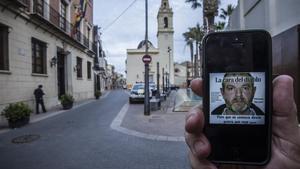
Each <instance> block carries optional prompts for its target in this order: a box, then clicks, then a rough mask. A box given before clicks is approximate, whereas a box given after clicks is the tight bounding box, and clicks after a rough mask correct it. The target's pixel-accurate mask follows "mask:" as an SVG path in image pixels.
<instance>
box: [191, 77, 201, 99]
mask: <svg viewBox="0 0 300 169" xmlns="http://www.w3.org/2000/svg"><path fill="white" fill-rule="evenodd" d="M202 87H203V80H202V79H200V78H197V79H193V80H192V82H191V89H192V90H193V92H194V93H196V94H197V95H198V96H203V90H202Z"/></svg>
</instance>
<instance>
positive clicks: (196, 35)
mask: <svg viewBox="0 0 300 169" xmlns="http://www.w3.org/2000/svg"><path fill="white" fill-rule="evenodd" d="M188 29H189V31H188V32H185V33H183V36H184V38H185V41H186V42H187V45H189V46H190V50H191V63H192V72H193V73H194V76H195V77H198V76H199V53H200V52H199V51H200V46H201V40H202V38H203V37H204V35H205V32H204V29H203V27H200V25H199V24H197V25H196V27H192V28H188ZM194 42H195V46H196V54H195V55H194V45H193V43H194ZM193 69H194V71H193Z"/></svg>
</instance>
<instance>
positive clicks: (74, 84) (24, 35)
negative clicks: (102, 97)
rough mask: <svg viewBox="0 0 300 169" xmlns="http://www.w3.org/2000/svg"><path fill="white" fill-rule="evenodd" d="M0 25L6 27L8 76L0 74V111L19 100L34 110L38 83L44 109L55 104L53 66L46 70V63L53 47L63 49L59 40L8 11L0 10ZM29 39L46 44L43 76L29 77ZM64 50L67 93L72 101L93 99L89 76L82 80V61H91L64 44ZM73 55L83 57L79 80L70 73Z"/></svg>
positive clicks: (51, 54)
mask: <svg viewBox="0 0 300 169" xmlns="http://www.w3.org/2000/svg"><path fill="white" fill-rule="evenodd" d="M0 23H2V24H5V25H7V26H9V27H10V33H9V73H0V96H1V97H0V110H2V109H3V108H4V107H5V106H6V105H8V104H9V103H14V102H19V101H23V102H26V103H27V104H29V105H31V106H32V107H33V108H34V106H33V105H34V100H33V99H34V96H33V91H34V89H35V88H37V86H38V85H39V84H42V85H43V86H44V87H43V90H44V92H45V93H46V95H45V96H44V100H45V106H46V108H50V107H52V106H54V105H57V104H58V97H57V93H58V92H57V91H58V89H57V66H54V67H50V60H51V59H52V57H54V56H57V47H60V48H64V46H63V44H62V40H61V39H59V37H56V36H53V35H51V34H49V33H48V32H47V31H45V30H43V29H42V28H41V27H38V26H36V25H33V24H32V23H31V22H28V21H26V20H25V19H23V18H22V17H16V14H13V13H11V12H10V11H8V10H3V11H0ZM32 37H34V38H36V39H39V40H41V41H43V42H45V43H47V61H46V65H47V74H45V75H36V74H32V52H31V38H32ZM65 49H66V50H67V51H69V52H71V53H70V55H68V56H67V65H66V68H67V73H68V75H67V76H66V79H68V83H67V86H68V87H67V91H68V92H70V93H72V94H73V95H74V96H75V99H76V100H79V99H85V98H90V97H94V94H93V84H94V82H93V80H94V79H93V74H92V79H91V80H87V78H86V77H87V68H86V61H87V60H89V61H90V62H91V63H92V66H93V58H91V57H88V56H87V54H86V53H84V52H82V51H81V50H79V49H77V48H75V47H73V46H71V45H67V47H66V48H65ZM76 56H80V57H82V58H83V79H82V80H77V79H76V73H74V72H73V67H74V65H76Z"/></svg>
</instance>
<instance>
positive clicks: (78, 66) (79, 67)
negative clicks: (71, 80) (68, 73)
mask: <svg viewBox="0 0 300 169" xmlns="http://www.w3.org/2000/svg"><path fill="white" fill-rule="evenodd" d="M76 69H77V78H82V59H81V58H80V57H77V58H76Z"/></svg>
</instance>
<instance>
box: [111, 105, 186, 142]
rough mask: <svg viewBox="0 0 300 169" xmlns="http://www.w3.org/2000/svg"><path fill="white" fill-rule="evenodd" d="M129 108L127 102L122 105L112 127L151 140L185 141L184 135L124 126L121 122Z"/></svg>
mask: <svg viewBox="0 0 300 169" xmlns="http://www.w3.org/2000/svg"><path fill="white" fill-rule="evenodd" d="M128 108H129V104H128V103H126V104H125V105H124V106H123V107H122V109H121V110H120V112H119V113H118V115H117V116H116V117H115V119H114V120H113V121H112V123H111V124H110V127H111V129H113V130H116V131H118V132H121V133H123V134H127V135H131V136H135V137H140V138H144V139H149V140H155V141H176V142H184V141H185V138H184V137H174V136H162V135H154V134H146V133H142V132H139V131H135V130H130V129H127V128H124V127H122V126H121V124H122V121H123V119H124V117H125V115H126V113H127V111H128Z"/></svg>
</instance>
